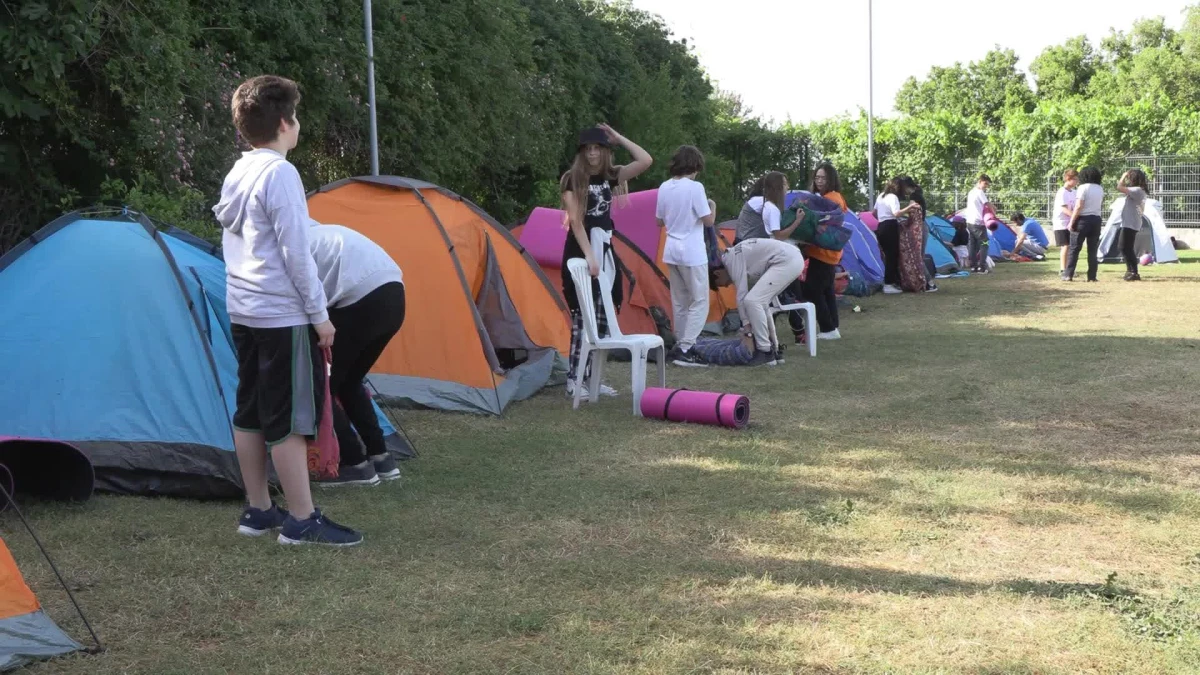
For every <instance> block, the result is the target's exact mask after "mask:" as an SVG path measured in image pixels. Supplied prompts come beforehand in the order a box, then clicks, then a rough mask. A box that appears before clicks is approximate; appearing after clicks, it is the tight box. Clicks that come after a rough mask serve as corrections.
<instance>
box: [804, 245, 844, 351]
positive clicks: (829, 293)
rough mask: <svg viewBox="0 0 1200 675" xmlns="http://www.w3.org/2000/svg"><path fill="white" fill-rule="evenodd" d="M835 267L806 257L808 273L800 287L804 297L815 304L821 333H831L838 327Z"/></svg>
mask: <svg viewBox="0 0 1200 675" xmlns="http://www.w3.org/2000/svg"><path fill="white" fill-rule="evenodd" d="M834 272H835V268H834V266H833V265H830V264H829V263H826V262H822V261H820V260H817V259H816V258H809V259H808V273H807V274H805V276H804V283H803V284H802V288H803V290H804V299H805V300H807V301H808V302H811V303H812V304H813V305H816V309H817V326H818V327H819V328H820V329H821V332H822V333H832V332H833V331H835V330H837V327H838V308H837V295H836V294H835V293H834V291H833V275H834Z"/></svg>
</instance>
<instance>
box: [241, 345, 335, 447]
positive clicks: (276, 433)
mask: <svg viewBox="0 0 1200 675" xmlns="http://www.w3.org/2000/svg"><path fill="white" fill-rule="evenodd" d="M231 332H232V333H233V346H234V349H236V350H237V360H238V387H237V412H235V413H234V414H233V426H234V428H236V429H240V430H242V431H257V432H262V434H263V437H264V438H265V439H266V441H267V445H276V444H278V443H282V442H283V441H285V440H287V437H288V436H291V435H292V434H298V435H300V436H305V437H308V438H312V437H315V436H316V434H317V427H318V426H319V424H320V422H321V409H322V406H323V405H324V396H325V358H324V356H322V354H321V348H320V347H318V346H317V332H316V331H315V330H314V329H313V327H312V326H311V325H305V326H293V327H290V328H250V327H248V326H240V325H238V324H233V326H231Z"/></svg>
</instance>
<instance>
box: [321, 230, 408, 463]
mask: <svg viewBox="0 0 1200 675" xmlns="http://www.w3.org/2000/svg"><path fill="white" fill-rule="evenodd" d="M309 222H310V223H311V225H312V227H311V228H310V229H309V231H308V233H309V237H308V241H309V245H310V247H311V250H312V254H313V258H314V259H315V260H316V263H317V276H318V277H319V278H320V279H321V285H322V287H323V288H324V289H325V298H326V299H327V301H328V304H329V320H330V321H332V322H333V325H334V328H335V329H336V330H337V341H336V342H335V343H334V344H333V364H332V367H331V368H330V372H329V393H330V394H332V395H333V397H334V398H335V399H336V403H335V405H334V406H333V425H334V429H335V430H336V431H337V438H338V446H339V448H340V450H341V462H340V466H339V467H338V475H337V476H334V477H332V478H322V479H320V480H318V481H317V485H320V486H322V487H330V486H337V485H376V484H378V483H379V481H380V479H383V480H394V479H396V478H399V477H400V469H399V467H397V466H396V460H395V458H393V457H392V456H391V454H390V453H389V452H388V450H387V446H386V445H384V440H383V430H382V429H380V428H379V420H378V418H376V417H375V408H374V407H372V406H371V397H370V396H369V395H368V394H367V391H366V389H364V388H363V379H365V378H366V376H367V373H368V372H370V370H371V368H372V367H373V366H374V365H375V362H376V361H377V360H379V356H380V355H381V354H382V353H383V350H384V348H385V347H387V346H388V343H389V342H391V341H392V338H393V337H395V336H396V333H397V332H399V331H400V326H401V325H403V324H404V276H403V275H402V274H401V272H400V266H399V265H397V264H396V261H394V260H392V257H391V256H390V255H388V253H387V251H385V250H383V249H382V248H381V247H380V246H379V245H378V244H376V243H375V242H373V241H371V240H370V239H368V238H367V237H365V236H363V235H362V234H359V233H358V232H355V231H354V230H351V229H350V228H348V227H343V226H341V225H322V224H320V223H318V222H317V221H315V220H310V221H309ZM352 425H353V426H352ZM356 431H357V432H358V433H357V434H356V433H355V432H356ZM360 438H361V442H360Z"/></svg>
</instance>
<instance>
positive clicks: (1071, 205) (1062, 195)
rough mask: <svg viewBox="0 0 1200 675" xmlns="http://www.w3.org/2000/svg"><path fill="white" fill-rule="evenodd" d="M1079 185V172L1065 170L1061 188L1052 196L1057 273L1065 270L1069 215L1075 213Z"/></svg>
mask: <svg viewBox="0 0 1200 675" xmlns="http://www.w3.org/2000/svg"><path fill="white" fill-rule="evenodd" d="M1078 185H1079V172H1078V171H1076V170H1075V169H1067V170H1066V171H1064V172H1063V186H1062V187H1060V188H1059V189H1058V193H1057V194H1055V195H1054V208H1053V209H1052V211H1051V215H1052V217H1053V220H1054V245H1055V246H1057V247H1058V255H1059V261H1058V273H1059V274H1060V275H1061V274H1062V273H1063V271H1064V270H1066V269H1067V251H1068V250H1069V249H1070V248H1071V229H1070V225H1071V214H1072V213H1074V212H1075V188H1076V187H1077V186H1078Z"/></svg>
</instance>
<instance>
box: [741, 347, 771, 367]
mask: <svg viewBox="0 0 1200 675" xmlns="http://www.w3.org/2000/svg"><path fill="white" fill-rule="evenodd" d="M775 364H776V361H775V352H773V351H770V352H764V351H761V350H758V349H756V350H754V358H752V359H750V363H747V364H746V365H748V366H773V365H775Z"/></svg>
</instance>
